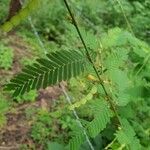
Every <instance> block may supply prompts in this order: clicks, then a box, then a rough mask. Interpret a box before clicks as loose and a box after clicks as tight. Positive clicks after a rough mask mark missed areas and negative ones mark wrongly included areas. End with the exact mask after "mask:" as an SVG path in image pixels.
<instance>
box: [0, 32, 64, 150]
mask: <svg viewBox="0 0 150 150" xmlns="http://www.w3.org/2000/svg"><path fill="white" fill-rule="evenodd" d="M5 39H9V40H8V41H9V42H8V47H10V48H12V49H13V53H14V59H13V65H12V68H11V69H10V70H4V69H0V76H1V77H0V80H1V82H0V87H1V88H0V91H2V85H3V84H5V83H6V82H7V81H8V80H9V79H10V78H11V77H12V76H14V75H15V74H16V73H18V72H19V71H20V70H21V68H22V65H21V63H20V60H21V59H22V58H23V57H28V58H30V59H32V57H33V55H34V54H33V53H32V52H31V49H30V46H29V44H28V43H26V42H25V41H24V40H23V38H21V37H20V36H18V35H17V34H15V33H11V34H10V35H9V36H5ZM37 95H38V96H37V97H36V100H35V101H34V102H32V103H23V104H17V103H15V102H13V103H12V106H11V108H10V110H9V111H8V112H7V114H6V116H7V121H6V125H5V126H4V127H3V128H2V129H1V130H0V150H5V149H6V150H17V149H19V147H20V145H22V144H27V145H29V147H32V145H33V140H32V139H31V138H30V136H29V133H30V130H31V127H32V124H33V121H32V120H30V119H28V118H27V117H26V114H25V111H26V109H27V108H32V109H38V108H42V109H50V108H51V103H52V102H53V101H54V100H55V99H57V98H59V96H60V95H62V91H61V89H60V87H59V86H54V87H47V88H46V89H41V90H39V91H38V94H37ZM9 99H11V98H9ZM38 149H42V148H40V147H39V148H38Z"/></svg>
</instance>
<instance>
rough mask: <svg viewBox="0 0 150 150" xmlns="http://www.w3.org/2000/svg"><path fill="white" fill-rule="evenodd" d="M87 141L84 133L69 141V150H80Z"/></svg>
mask: <svg viewBox="0 0 150 150" xmlns="http://www.w3.org/2000/svg"><path fill="white" fill-rule="evenodd" d="M85 140H86V137H85V135H84V133H83V132H80V134H76V136H74V137H73V138H72V139H71V140H70V141H69V150H79V149H80V146H81V144H83V143H84V142H85Z"/></svg>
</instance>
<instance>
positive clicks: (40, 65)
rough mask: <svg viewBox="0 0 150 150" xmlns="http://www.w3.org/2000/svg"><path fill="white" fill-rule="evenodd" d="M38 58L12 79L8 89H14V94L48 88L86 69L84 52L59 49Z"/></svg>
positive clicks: (7, 86)
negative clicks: (45, 56)
mask: <svg viewBox="0 0 150 150" xmlns="http://www.w3.org/2000/svg"><path fill="white" fill-rule="evenodd" d="M47 56H48V58H46V59H45V58H42V59H37V62H36V63H34V64H33V65H31V66H26V68H25V69H23V70H22V72H21V73H20V74H18V75H17V76H16V77H14V78H13V79H11V80H10V83H9V84H7V85H6V88H5V89H6V90H9V91H10V90H14V94H13V96H14V97H16V96H18V95H23V94H24V93H26V92H29V91H30V90H33V89H40V88H46V87H47V86H49V85H54V84H56V83H59V82H61V81H63V80H64V81H65V80H69V79H70V78H71V77H76V76H78V75H79V74H81V73H82V72H84V70H85V65H86V58H85V57H84V55H83V54H81V53H79V52H77V51H74V50H71V51H66V50H62V51H58V52H53V53H50V54H48V55H47Z"/></svg>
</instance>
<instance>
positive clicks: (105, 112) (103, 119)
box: [87, 100, 111, 138]
mask: <svg viewBox="0 0 150 150" xmlns="http://www.w3.org/2000/svg"><path fill="white" fill-rule="evenodd" d="M96 101H97V102H96V103H94V104H95V106H94V109H93V110H94V111H95V116H94V119H93V120H92V121H91V122H90V123H89V124H88V126H87V130H88V133H89V135H90V137H93V138H94V137H95V136H97V135H98V134H99V133H100V132H101V131H102V130H103V129H105V128H106V125H107V124H108V123H109V122H110V117H111V112H110V109H109V107H108V104H107V102H106V101H103V100H96Z"/></svg>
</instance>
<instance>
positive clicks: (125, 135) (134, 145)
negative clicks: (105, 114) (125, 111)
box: [116, 119, 141, 150]
mask: <svg viewBox="0 0 150 150" xmlns="http://www.w3.org/2000/svg"><path fill="white" fill-rule="evenodd" d="M121 123H122V127H121V129H120V130H118V131H117V133H116V137H117V140H118V142H119V143H120V144H121V145H125V146H126V147H128V148H129V149H133V150H134V149H135V150H140V149H141V145H140V142H139V140H138V138H137V137H136V133H135V131H134V129H133V128H132V126H131V125H130V124H129V122H128V121H127V120H126V119H121Z"/></svg>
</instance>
